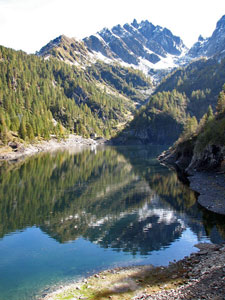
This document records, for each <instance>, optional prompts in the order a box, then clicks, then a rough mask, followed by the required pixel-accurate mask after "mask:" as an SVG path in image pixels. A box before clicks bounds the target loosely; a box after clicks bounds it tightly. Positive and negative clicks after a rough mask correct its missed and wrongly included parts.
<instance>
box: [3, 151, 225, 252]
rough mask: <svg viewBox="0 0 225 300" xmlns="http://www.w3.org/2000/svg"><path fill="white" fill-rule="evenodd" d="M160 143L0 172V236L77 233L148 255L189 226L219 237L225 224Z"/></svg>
mask: <svg viewBox="0 0 225 300" xmlns="http://www.w3.org/2000/svg"><path fill="white" fill-rule="evenodd" d="M159 151H160V149H158V148H156V147H155V148H151V149H149V148H143V147H142V148H123V147H121V148H110V147H108V148H105V149H104V148H100V149H97V150H96V149H95V150H94V151H92V150H91V149H87V150H85V151H83V152H81V153H74V154H71V153H69V152H68V151H64V152H56V153H53V154H50V153H47V154H41V155H38V156H36V157H32V158H29V159H27V160H26V161H25V162H23V163H20V164H19V165H17V166H4V167H2V168H1V173H0V236H1V237H3V236H4V235H6V234H9V233H11V232H13V231H16V230H23V229H24V228H26V227H32V226H34V225H36V226H38V227H40V228H41V230H42V231H43V232H46V233H47V234H48V235H49V236H51V237H52V238H54V239H56V240H57V241H58V242H60V243H65V242H68V241H71V240H72V241H74V240H76V239H77V238H79V237H83V238H86V239H88V240H89V241H91V242H93V243H97V244H99V245H100V246H102V247H104V248H108V247H110V248H113V249H116V250H118V251H119V250H123V251H128V252H130V253H133V254H136V253H137V252H139V253H141V254H147V253H149V252H150V251H152V250H158V249H160V248H162V247H167V246H168V245H170V244H171V243H172V242H173V241H174V240H176V239H178V238H179V237H180V236H181V234H182V232H183V231H184V230H185V228H187V227H189V228H191V229H192V231H193V232H194V233H195V234H196V235H197V236H198V237H199V238H201V236H205V235H208V236H209V237H210V238H211V240H212V241H213V242H219V241H221V240H222V239H223V238H224V236H225V233H224V221H223V220H222V219H221V220H219V219H216V218H215V216H214V215H213V214H209V213H208V212H206V211H205V210H203V209H199V207H198V205H197V204H196V196H195V194H194V192H192V191H190V190H189V188H188V187H187V186H185V185H183V184H182V183H181V182H179V181H178V179H177V175H176V174H175V173H174V172H172V171H170V170H169V169H167V168H166V167H163V166H161V165H159V164H158V162H157V161H156V160H155V156H156V154H157V153H159Z"/></svg>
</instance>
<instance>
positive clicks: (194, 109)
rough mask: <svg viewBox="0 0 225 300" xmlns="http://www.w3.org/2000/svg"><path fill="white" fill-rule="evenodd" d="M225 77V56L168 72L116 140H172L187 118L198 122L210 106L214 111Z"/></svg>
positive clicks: (177, 135) (161, 142)
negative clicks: (218, 59)
mask: <svg viewBox="0 0 225 300" xmlns="http://www.w3.org/2000/svg"><path fill="white" fill-rule="evenodd" d="M224 80H225V59H222V60H221V61H220V62H218V61H217V60H216V59H208V60H207V59H200V60H197V61H194V62H193V63H191V64H189V65H188V66H187V67H184V68H179V69H177V70H176V71H174V72H173V73H171V74H170V75H168V76H167V77H166V78H165V79H164V80H163V81H162V83H161V84H160V85H159V86H158V87H157V88H156V90H155V93H154V95H153V96H151V97H150V100H149V102H148V103H147V104H146V106H143V107H142V108H141V110H140V111H139V112H138V113H136V115H135V117H134V120H133V121H132V122H131V123H130V124H129V125H128V127H127V128H125V130H124V131H123V132H122V133H119V135H118V136H117V138H118V139H116V141H117V142H123V143H144V144H146V143H160V144H172V143H174V142H175V141H176V140H177V138H178V137H179V135H180V134H181V132H182V131H183V128H184V125H185V124H186V122H187V121H188V120H189V119H192V120H193V122H197V120H198V121H199V120H200V119H201V118H202V117H203V115H204V114H205V113H206V112H207V111H208V108H209V106H210V107H212V108H213V110H214V111H215V109H216V105H217V96H218V94H219V92H220V90H221V88H222V86H223V83H224Z"/></svg>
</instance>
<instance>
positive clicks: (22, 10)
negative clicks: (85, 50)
mask: <svg viewBox="0 0 225 300" xmlns="http://www.w3.org/2000/svg"><path fill="white" fill-rule="evenodd" d="M224 14H225V1H224V0H213V1H212V0H210V1H209V0H188V1H186V0H182V1H181V0H113V1H111V0H108V1H106V0H0V44H1V45H4V46H6V47H11V48H14V49H16V50H18V49H22V50H24V51H26V52H28V53H34V52H35V51H37V50H39V49H40V48H41V47H42V46H44V45H45V44H46V43H48V42H49V41H50V40H52V39H54V38H55V37H57V36H59V35H61V34H65V35H67V36H69V37H76V38H78V39H81V38H83V37H85V36H88V35H90V34H93V33H95V32H97V31H99V30H101V29H102V28H103V27H109V28H111V27H112V26H114V25H117V24H121V25H122V24H124V23H130V22H132V21H133V19H134V18H136V19H137V21H138V22H140V21H141V20H146V19H147V20H149V21H150V22H152V23H153V24H154V25H160V26H162V27H167V28H168V29H170V30H171V31H172V32H173V34H175V35H178V36H180V37H181V38H182V39H183V41H184V43H185V44H186V45H187V46H188V47H190V46H192V44H193V43H194V42H196V40H197V39H198V36H199V35H200V34H202V35H203V36H205V37H208V36H210V35H211V34H212V32H213V30H214V29H215V26H216V22H217V21H218V20H219V19H220V18H221V17H222V15H224Z"/></svg>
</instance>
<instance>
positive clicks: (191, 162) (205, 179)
mask: <svg viewBox="0 0 225 300" xmlns="http://www.w3.org/2000/svg"><path fill="white" fill-rule="evenodd" d="M186 148H187V145H185V147H184V146H178V147H177V148H175V149H169V150H167V151H165V152H163V153H162V154H161V155H160V156H159V157H158V160H159V161H160V162H161V163H162V164H165V165H167V166H169V167H172V168H174V169H175V170H176V171H177V173H178V176H179V177H180V178H183V180H184V181H186V182H187V183H189V185H190V188H191V189H192V190H194V191H196V192H197V193H198V194H199V196H198V199H197V201H198V203H199V204H200V205H201V206H203V207H204V208H206V209H207V210H209V211H211V212H214V213H217V214H221V215H225V167H224V166H225V160H224V148H221V149H222V150H221V149H220V150H218V151H217V152H214V151H213V149H214V148H215V146H214V148H213V147H208V149H207V151H206V150H205V151H204V152H203V153H202V154H201V155H198V156H197V155H193V151H187V150H186ZM218 149H219V148H218ZM214 150H215V149H214Z"/></svg>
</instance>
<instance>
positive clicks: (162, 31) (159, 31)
mask: <svg viewBox="0 0 225 300" xmlns="http://www.w3.org/2000/svg"><path fill="white" fill-rule="evenodd" d="M83 41H84V43H85V45H86V46H87V48H88V49H89V50H90V51H92V52H93V53H95V54H96V53H101V54H102V55H103V57H105V58H106V59H107V60H111V61H115V60H116V61H119V62H120V63H122V64H124V65H128V66H133V67H134V68H138V69H141V70H142V71H144V72H145V73H146V74H148V73H149V72H150V73H151V70H161V69H164V70H165V69H167V70H168V71H169V70H171V69H172V68H174V67H176V66H177V65H179V64H180V61H179V60H178V58H180V57H183V56H184V55H185V54H186V53H187V51H188V49H187V47H186V46H185V45H184V43H183V41H182V40H181V39H180V38H179V37H177V36H174V35H173V34H172V32H171V31H170V30H168V29H167V28H163V27H161V26H154V25H153V24H152V23H150V22H149V21H147V20H146V21H142V22H140V23H138V22H137V21H136V20H134V21H133V22H132V23H131V24H128V23H126V24H125V25H123V26H121V25H117V26H114V27H113V28H112V29H108V28H104V29H103V30H101V31H99V32H98V33H96V34H95V35H91V36H89V37H86V38H85V39H84V40H83Z"/></svg>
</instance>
